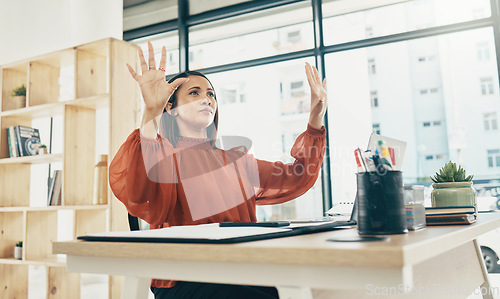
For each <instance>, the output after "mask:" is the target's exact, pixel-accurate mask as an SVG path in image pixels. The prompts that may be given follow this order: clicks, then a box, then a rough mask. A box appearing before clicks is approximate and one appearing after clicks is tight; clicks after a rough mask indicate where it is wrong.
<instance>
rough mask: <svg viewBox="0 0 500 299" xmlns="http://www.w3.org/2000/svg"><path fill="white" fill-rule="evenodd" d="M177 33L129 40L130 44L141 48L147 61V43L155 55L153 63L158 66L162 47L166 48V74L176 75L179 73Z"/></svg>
mask: <svg viewBox="0 0 500 299" xmlns="http://www.w3.org/2000/svg"><path fill="white" fill-rule="evenodd" d="M178 34H179V33H178V32H177V31H170V32H166V33H161V34H157V35H151V36H147V37H144V38H138V39H135V40H131V42H132V43H134V44H136V45H137V46H139V47H141V48H142V51H143V52H144V56H145V57H146V59H147V57H148V56H147V55H148V41H150V42H151V44H152V45H153V51H154V54H155V62H156V64H157V65H158V64H159V63H160V59H161V51H162V48H163V46H165V47H166V48H167V64H166V66H167V67H166V68H165V70H166V73H167V74H176V73H178V72H179V35H178Z"/></svg>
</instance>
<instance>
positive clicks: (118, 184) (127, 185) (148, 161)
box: [109, 42, 187, 225]
mask: <svg viewBox="0 0 500 299" xmlns="http://www.w3.org/2000/svg"><path fill="white" fill-rule="evenodd" d="M148 48H149V65H148V63H146V60H145V59H144V54H143V52H142V49H141V48H140V47H139V48H138V52H139V60H140V63H141V71H142V74H141V75H138V74H137V73H136V72H135V71H134V69H133V68H132V67H131V66H130V65H128V64H127V67H128V69H129V71H130V74H131V75H132V77H133V78H134V79H135V80H136V81H137V82H138V83H139V85H140V88H141V93H142V97H143V100H144V104H145V108H144V114H143V117H142V123H141V127H140V129H138V130H135V131H134V132H132V134H130V136H129V137H128V138H127V140H126V141H125V142H124V143H123V144H122V146H121V147H120V149H119V150H118V152H117V153H116V155H115V156H114V158H113V160H112V162H111V164H110V166H109V184H110V186H111V189H112V190H113V193H114V194H115V196H116V197H117V198H118V199H119V200H120V201H121V202H122V203H123V204H124V205H125V206H126V207H127V210H128V212H129V213H130V214H132V215H134V216H137V217H139V218H141V219H143V220H145V221H147V222H148V223H150V224H153V225H159V224H162V223H164V222H165V221H166V219H167V218H168V215H169V213H170V211H172V210H173V207H174V206H175V203H176V199H177V188H176V181H177V177H176V174H175V166H174V155H173V153H174V150H173V147H172V145H171V144H170V142H168V140H162V139H161V138H159V135H158V134H157V133H158V123H159V119H160V117H161V114H162V113H163V109H164V108H165V106H166V105H167V103H168V100H169V99H170V97H171V95H172V94H173V92H174V91H175V89H176V88H178V87H179V86H180V85H181V84H182V83H184V82H186V81H187V79H186V78H181V79H177V80H175V81H174V82H172V83H171V84H169V83H167V82H166V80H165V66H166V49H165V47H163V49H162V57H161V60H160V65H159V67H158V69H156V65H155V59H154V51H153V46H152V44H151V43H150V42H148Z"/></svg>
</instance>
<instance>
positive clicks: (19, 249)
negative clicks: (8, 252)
mask: <svg viewBox="0 0 500 299" xmlns="http://www.w3.org/2000/svg"><path fill="white" fill-rule="evenodd" d="M14 258H16V259H18V260H20V259H22V258H23V242H22V241H19V242H17V243H16V247H14Z"/></svg>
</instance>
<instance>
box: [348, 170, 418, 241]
mask: <svg viewBox="0 0 500 299" xmlns="http://www.w3.org/2000/svg"><path fill="white" fill-rule="evenodd" d="M356 179H357V196H358V198H357V202H358V233H359V234H360V235H386V234H405V233H407V232H408V229H407V224H406V216H405V206H404V197H403V175H402V172H401V171H384V172H363V173H358V174H356Z"/></svg>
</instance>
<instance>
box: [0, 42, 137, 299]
mask: <svg viewBox="0 0 500 299" xmlns="http://www.w3.org/2000/svg"><path fill="white" fill-rule="evenodd" d="M126 63H128V64H130V65H133V66H137V65H138V59H137V47H136V46H135V45H134V44H131V43H127V42H124V41H120V40H116V39H112V38H109V39H104V40H100V41H96V42H92V43H88V44H84V45H79V46H76V47H73V48H69V49H64V50H61V51H57V52H54V53H50V54H46V55H42V56H39V57H34V58H31V59H27V60H25V61H20V62H16V63H12V64H9V65H4V66H2V67H1V68H0V82H1V83H0V84H1V85H0V86H1V90H2V92H1V98H0V231H1V234H0V277H2V279H0V297H2V298H3V297H5V298H28V275H29V266H32V265H35V266H45V267H47V271H46V273H47V284H48V285H47V298H50V299H52V298H79V294H80V277H79V275H78V274H75V273H67V272H66V271H65V267H64V265H65V264H64V262H65V260H64V258H62V257H60V256H57V255H55V254H52V242H53V241H56V240H58V229H59V228H60V227H61V226H66V227H73V229H72V238H76V237H77V236H80V235H83V234H87V233H93V232H99V231H107V230H127V229H128V224H127V212H126V210H125V208H124V207H123V205H122V204H121V203H120V202H119V201H118V200H117V199H116V198H114V197H113V196H112V193H111V190H109V188H108V203H104V204H99V205H96V204H93V184H94V178H93V175H94V165H95V164H96V163H97V160H96V159H97V155H98V154H102V153H97V151H96V144H98V143H100V142H102V140H97V139H96V130H100V129H101V126H107V128H106V129H107V131H109V135H108V136H107V137H106V140H105V144H107V145H108V146H107V153H106V154H108V162H109V161H111V160H112V157H113V156H114V154H115V153H116V151H117V150H118V148H119V147H120V145H121V144H122V143H123V142H124V141H125V139H126V137H127V136H128V135H129V134H130V133H131V132H132V130H133V129H134V128H136V127H138V124H139V120H140V116H139V112H140V93H139V88H138V86H137V83H136V82H135V81H134V80H133V79H132V78H131V76H130V74H129V73H128V70H127V68H126ZM22 84H25V85H26V87H27V97H26V106H25V107H23V108H19V109H12V107H13V105H11V104H10V103H9V101H10V100H11V97H10V93H11V91H12V90H13V89H14V88H16V87H18V86H20V85H22ZM98 110H102V111H104V113H105V114H106V120H105V121H103V120H102V119H99V115H101V114H99V113H97V111H98ZM54 117H61V118H62V125H60V126H59V127H54V128H53V130H60V131H61V132H62V133H61V136H62V140H61V143H62V149H61V151H62V152H61V153H59V152H58V153H55V154H47V155H40V156H29V157H17V158H10V157H9V149H8V141H7V136H6V135H7V133H6V128H8V127H10V126H16V125H24V126H32V122H33V121H34V120H37V121H39V120H42V121H43V119H48V120H50V118H54ZM61 126H62V127H61ZM45 137H48V136H45ZM42 138H43V136H42ZM53 163H59V164H60V165H62V168H61V169H62V174H63V176H62V203H61V205H60V206H32V203H31V202H32V200H33V198H34V197H35V198H36V197H38V196H39V197H42V198H41V200H42V201H43V200H44V199H46V197H47V195H46V194H45V193H44V192H36V191H33V190H31V189H32V188H31V187H32V186H30V175H31V174H32V171H33V170H32V169H33V167H35V166H39V165H44V164H45V165H48V164H53ZM47 176H48V174H47ZM46 179H47V177H45V180H46ZM40 180H44V178H42V177H40ZM39 193H40V194H39ZM62 211H66V212H68V211H69V212H70V213H73V217H72V220H71V223H59V221H60V220H59V217H58V213H61V212H62ZM63 219H65V218H63ZM19 241H23V254H22V259H21V260H17V259H14V246H15V244H16V243H17V242H19ZM115 281H116V280H115V279H110V283H111V285H110V295H111V297H112V298H118V296H119V295H120V294H119V290H120V288H119V287H117V286H116V285H114V282H115ZM113 292H114V293H113Z"/></svg>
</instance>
